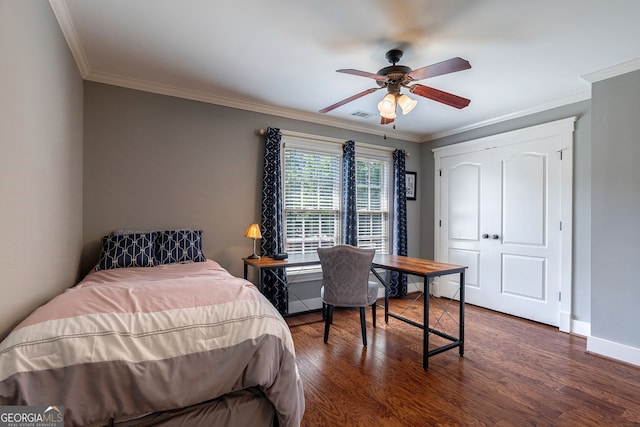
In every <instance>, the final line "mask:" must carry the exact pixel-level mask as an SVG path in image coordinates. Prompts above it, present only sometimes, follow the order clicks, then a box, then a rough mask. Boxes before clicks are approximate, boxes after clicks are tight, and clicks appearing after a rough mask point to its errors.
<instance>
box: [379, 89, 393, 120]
mask: <svg viewBox="0 0 640 427" xmlns="http://www.w3.org/2000/svg"><path fill="white" fill-rule="evenodd" d="M378 111H380V115H381V116H383V117H387V118H389V119H395V117H396V97H395V95H392V94H390V93H388V94H386V95H385V97H384V98H382V101H380V102H378Z"/></svg>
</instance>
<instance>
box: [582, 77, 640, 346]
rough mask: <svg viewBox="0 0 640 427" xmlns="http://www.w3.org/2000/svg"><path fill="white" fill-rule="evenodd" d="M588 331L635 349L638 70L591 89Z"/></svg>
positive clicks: (639, 333) (639, 238)
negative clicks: (589, 321)
mask: <svg viewBox="0 0 640 427" xmlns="http://www.w3.org/2000/svg"><path fill="white" fill-rule="evenodd" d="M592 105H593V107H592V114H593V157H592V158H593V163H592V195H591V210H592V213H591V233H592V234H591V241H592V245H591V258H592V259H593V261H594V262H593V264H592V266H591V283H592V288H591V334H592V336H594V337H598V338H602V339H604V340H608V341H612V342H616V343H620V344H625V345H628V346H632V347H635V348H640V327H639V325H640V310H638V307H637V305H638V302H639V301H640V286H638V264H639V260H640V249H639V248H640V244H639V243H640V219H639V218H640V165H639V162H640V136H639V135H640V71H635V72H632V73H628V74H624V75H621V76H618V77H614V78H611V79H608V80H605V81H602V82H598V83H595V84H594V85H593V89H592Z"/></svg>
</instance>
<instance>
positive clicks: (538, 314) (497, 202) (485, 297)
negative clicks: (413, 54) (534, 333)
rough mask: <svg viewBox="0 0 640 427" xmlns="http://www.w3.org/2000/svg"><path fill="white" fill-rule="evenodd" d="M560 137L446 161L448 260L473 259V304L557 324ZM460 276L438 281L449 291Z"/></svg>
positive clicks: (443, 248)
mask: <svg viewBox="0 0 640 427" xmlns="http://www.w3.org/2000/svg"><path fill="white" fill-rule="evenodd" d="M560 143H561V140H560V138H554V137H549V138H541V139H536V140H533V141H529V142H525V143H520V144H513V145H507V146H504V147H497V148H492V149H487V150H482V151H477V152H471V153H465V154H458V155H454V156H448V157H443V158H442V159H441V162H440V170H441V176H440V211H441V212H440V218H441V220H440V221H441V224H440V250H439V251H438V252H439V257H440V259H441V260H442V261H446V262H450V263H453V264H462V265H467V266H468V267H469V269H468V271H467V274H466V281H465V282H466V288H465V289H466V301H467V302H468V303H470V304H475V305H479V306H482V307H486V308H490V309H493V310H497V311H500V312H503V313H508V314H513V315H516V316H520V317H524V318H527V319H531V320H535V321H539V322H543V323H547V324H550V325H554V326H558V324H559V317H560V302H559V290H560V281H561V268H560V263H561V244H562V239H561V231H560V218H561V217H560V215H561V209H560V208H561V198H560V197H561V194H560V190H561V185H560V184H561V163H560V162H561V160H560V150H561V148H562V147H561V146H560ZM456 281H457V278H456V277H454V276H450V277H447V278H446V279H445V280H442V281H441V282H440V284H441V289H440V292H441V293H442V294H444V295H448V296H451V295H452V294H454V293H455V290H456V289H457V288H458V284H457V282H456Z"/></svg>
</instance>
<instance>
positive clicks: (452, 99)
mask: <svg viewBox="0 0 640 427" xmlns="http://www.w3.org/2000/svg"><path fill="white" fill-rule="evenodd" d="M409 90H410V91H411V93H415V94H416V95H420V96H424V97H425V98H429V99H433V100H434V101H438V102H441V103H443V104H446V105H449V106H451V107H455V108H458V109H460V108H464V107H466V106H467V105H469V103H470V102H471V100H470V99H467V98H463V97H461V96H458V95H454V94H452V93H449V92H444V91H441V90H438V89H434V88H432V87H429V86H424V85H420V84H415V85H413V86H409Z"/></svg>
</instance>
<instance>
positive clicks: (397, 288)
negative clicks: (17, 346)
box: [389, 150, 407, 297]
mask: <svg viewBox="0 0 640 427" xmlns="http://www.w3.org/2000/svg"><path fill="white" fill-rule="evenodd" d="M393 194H394V198H393V218H394V221H393V241H392V244H391V253H392V254H393V255H405V256H406V255H407V182H406V177H405V151H404V150H394V151H393ZM405 295H407V275H406V274H405V273H398V272H397V271H393V272H391V278H390V280H389V296H392V297H401V296H405Z"/></svg>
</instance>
